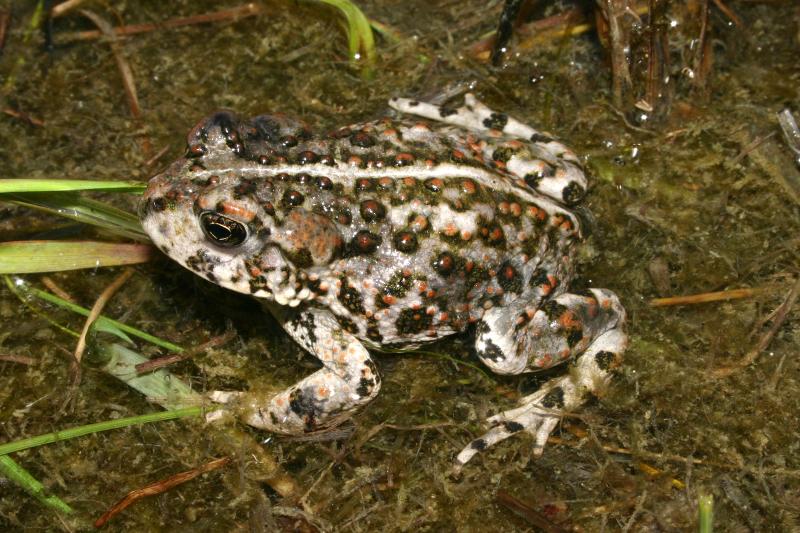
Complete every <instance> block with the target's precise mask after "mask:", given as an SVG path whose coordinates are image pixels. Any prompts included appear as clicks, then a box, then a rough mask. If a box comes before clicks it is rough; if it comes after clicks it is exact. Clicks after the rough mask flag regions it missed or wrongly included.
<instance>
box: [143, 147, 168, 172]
mask: <svg viewBox="0 0 800 533" xmlns="http://www.w3.org/2000/svg"><path fill="white" fill-rule="evenodd" d="M169 148H170V147H169V145H166V146H164V148H162V149H161V150H159V151H158V152H157V153H156V155H154V156H153V157H151V158H150V159H148V160H147V161H145V162H144V166H146V167H151V166H153V165H154V164H155V163H156V162H157V161H158V160H159V159H161V158H162V157H163V156H164V154H166V153H167V152H168V151H169Z"/></svg>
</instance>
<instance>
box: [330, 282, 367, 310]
mask: <svg viewBox="0 0 800 533" xmlns="http://www.w3.org/2000/svg"><path fill="white" fill-rule="evenodd" d="M341 283H342V288H341V289H340V290H339V294H337V295H336V297H337V298H338V299H339V301H340V302H341V303H342V305H343V306H344V307H345V309H347V310H348V311H350V312H351V313H355V314H359V315H360V314H363V313H364V300H363V298H362V297H361V293H360V292H359V291H358V289H356V288H355V287H353V286H352V285H350V284H349V283H348V282H347V278H346V277H342V278H341Z"/></svg>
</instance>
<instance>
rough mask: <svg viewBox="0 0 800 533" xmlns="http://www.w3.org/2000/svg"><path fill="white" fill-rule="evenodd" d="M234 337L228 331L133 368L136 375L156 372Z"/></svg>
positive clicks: (233, 332) (233, 333) (234, 334)
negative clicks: (182, 350)
mask: <svg viewBox="0 0 800 533" xmlns="http://www.w3.org/2000/svg"><path fill="white" fill-rule="evenodd" d="M234 337H236V331H234V330H232V329H231V330H228V331H226V332H225V333H223V334H222V335H217V336H216V337H213V338H211V339H209V340H208V341H206V342H204V343H202V344H198V345H197V346H195V347H193V348H190V349H188V350H186V351H184V352H181V353H179V354H174V355H168V356H166V357H159V358H158V359H151V360H149V361H147V362H145V363H139V364H138V365H136V367H135V368H136V373H137V374H145V373H147V372H152V371H153V370H157V369H159V368H163V367H165V366H169V365H173V364H175V363H178V362H180V361H185V360H186V359H191V358H192V357H194V356H195V355H197V354H200V353H203V352H205V351H206V350H209V349H211V348H216V347H217V346H222V345H224V344H226V343H228V342H230V341H231V340H232V339H233V338H234Z"/></svg>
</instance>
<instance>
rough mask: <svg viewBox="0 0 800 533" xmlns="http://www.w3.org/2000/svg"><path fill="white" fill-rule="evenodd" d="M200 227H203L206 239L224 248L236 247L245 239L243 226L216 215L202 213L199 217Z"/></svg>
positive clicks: (245, 233)
mask: <svg viewBox="0 0 800 533" xmlns="http://www.w3.org/2000/svg"><path fill="white" fill-rule="evenodd" d="M200 225H201V226H203V233H205V234H206V237H208V238H209V239H211V240H212V241H214V243H215V244H218V245H219V246H225V247H226V248H229V247H233V246H238V245H240V244H242V243H243V242H244V240H245V239H246V238H247V228H245V227H244V224H242V223H241V222H237V221H235V220H233V219H231V218H228V217H225V216H222V215H220V214H218V213H211V212H206V213H203V214H202V215H200Z"/></svg>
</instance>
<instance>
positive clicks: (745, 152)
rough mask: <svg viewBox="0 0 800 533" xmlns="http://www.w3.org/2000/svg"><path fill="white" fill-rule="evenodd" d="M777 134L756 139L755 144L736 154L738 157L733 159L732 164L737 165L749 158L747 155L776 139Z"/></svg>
mask: <svg viewBox="0 0 800 533" xmlns="http://www.w3.org/2000/svg"><path fill="white" fill-rule="evenodd" d="M775 133H777V132H774V131H771V132H769V133H768V134H767V135H764V136H763V137H756V138H755V139H753V142H751V143H750V144H748V145H747V146H745V147H744V148H742V151H741V152H739V153H738V154H736V157H734V158H733V159H731V163H733V164H734V165H735V164H737V163H738V162H739V161H741V160H742V159H744V158H745V157H747V155H748V154H749V153H750V152H752V151H753V150H755V149H756V148H758V147H759V146H761V145H762V144H764V143H765V142H766V141H768V140H769V139H771V138H772V137H774V136H775Z"/></svg>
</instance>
